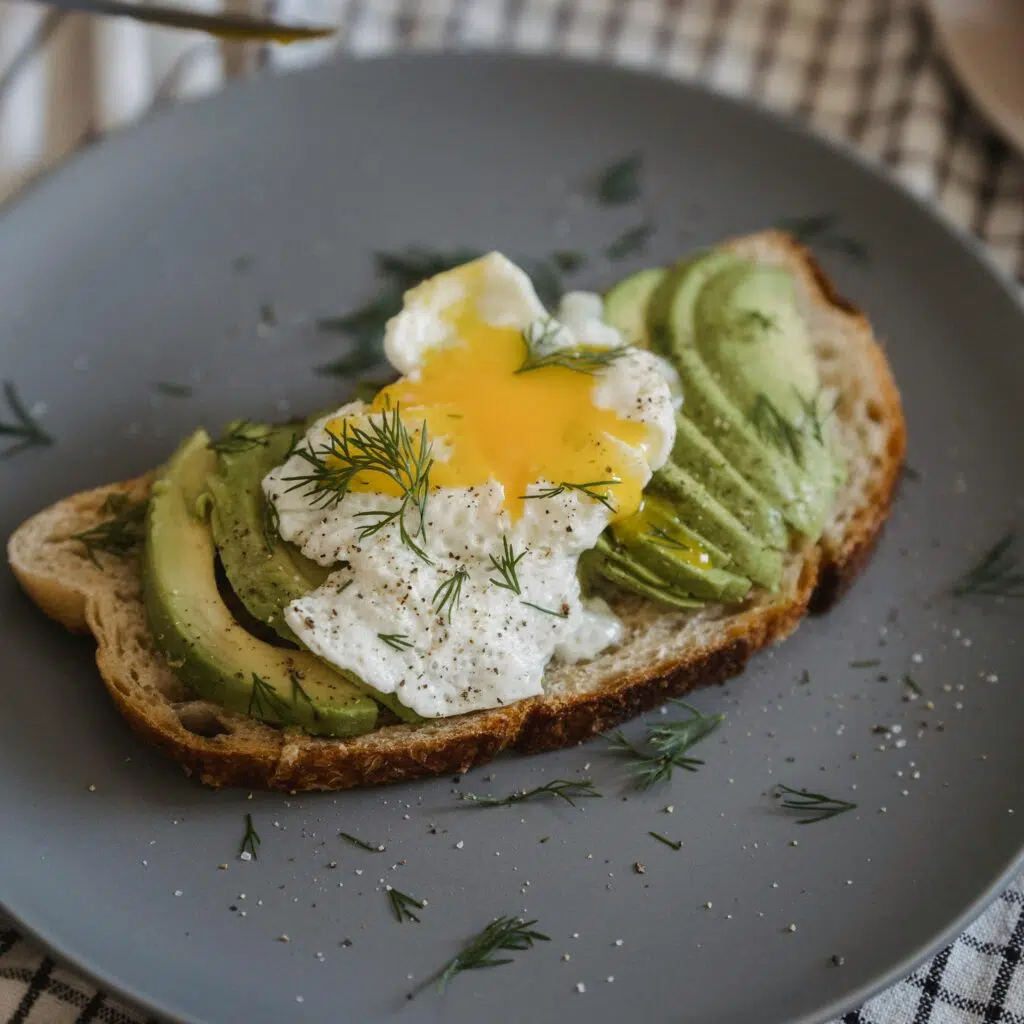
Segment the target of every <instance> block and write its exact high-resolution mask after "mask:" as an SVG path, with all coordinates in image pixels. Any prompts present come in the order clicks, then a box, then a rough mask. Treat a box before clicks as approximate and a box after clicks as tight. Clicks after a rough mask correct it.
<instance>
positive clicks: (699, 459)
mask: <svg viewBox="0 0 1024 1024" xmlns="http://www.w3.org/2000/svg"><path fill="white" fill-rule="evenodd" d="M672 461H673V462H674V463H675V464H676V465H677V466H679V468H680V469H685V470H686V471H687V472H688V473H690V474H691V475H692V476H694V477H695V478H696V479H697V480H699V481H700V482H701V483H702V484H703V485H704V486H705V487H706V488H707V489H708V491H709V492H710V494H711V495H712V496H713V497H714V498H716V499H717V500H718V501H720V502H721V503H722V504H723V505H724V506H725V507H726V508H727V509H728V510H729V511H730V512H731V513H732V514H733V515H734V516H736V518H737V519H738V520H739V521H740V522H741V523H743V525H744V526H745V527H747V529H748V530H750V532H751V533H753V534H754V535H755V536H757V537H759V538H760V539H761V540H763V541H764V542H765V544H767V545H768V546H769V547H773V548H779V549H780V550H781V549H784V548H785V547H786V546H787V545H788V543H789V534H788V532H787V530H786V521H785V520H784V519H783V518H782V513H781V512H780V511H779V510H778V509H777V508H776V507H775V506H774V505H772V503H771V502H770V501H768V499H767V498H765V497H764V495H762V494H760V493H758V492H757V491H756V490H754V488H753V487H751V486H750V484H749V483H747V481H746V480H745V479H744V477H743V476H741V475H740V473H739V472H738V471H737V470H736V469H735V467H734V466H733V465H732V463H731V462H729V460H728V459H726V457H725V456H724V455H723V454H722V453H721V452H720V451H719V450H718V448H717V447H715V445H714V444H712V442H711V441H709V440H708V438H707V437H705V436H704V434H703V433H701V431H700V429H699V428H698V427H697V425H696V424H695V423H694V422H693V421H692V420H691V419H690V418H689V417H688V416H686V415H684V414H683V412H682V411H680V412H677V413H676V442H675V445H674V446H673V448H672Z"/></svg>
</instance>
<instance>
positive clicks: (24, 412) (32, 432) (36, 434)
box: [0, 380, 53, 459]
mask: <svg viewBox="0 0 1024 1024" xmlns="http://www.w3.org/2000/svg"><path fill="white" fill-rule="evenodd" d="M4 400H5V401H6V402H7V408H8V409H10V411H11V414H12V415H13V416H14V422H13V423H0V438H10V439H11V440H13V441H14V443H13V444H12V445H10V447H8V448H5V449H4V450H3V451H2V452H0V459H9V458H11V457H12V456H14V455H20V454H21V453H22V452H23V451H27V450H28V449H29V448H39V447H45V446H46V445H51V444H53V438H52V437H50V435H49V434H48V433H47V432H46V431H45V430H43V428H42V427H41V426H40V425H39V424H38V423H37V422H36V420H35V419H33V417H32V414H31V413H30V412H29V411H28V409H27V408H25V403H24V402H22V400H21V396H20V395H19V394H18V389H17V388H16V387H15V386H14V382H13V381H9V380H5V381H4Z"/></svg>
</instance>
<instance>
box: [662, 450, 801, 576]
mask: <svg viewBox="0 0 1024 1024" xmlns="http://www.w3.org/2000/svg"><path fill="white" fill-rule="evenodd" d="M648 486H649V487H650V488H651V490H652V491H654V492H655V493H656V494H660V495H662V496H663V497H665V498H668V499H669V500H670V501H671V503H672V505H673V506H674V508H675V511H676V515H677V516H678V517H679V519H680V521H682V522H684V523H685V524H686V525H687V526H688V527H689V528H690V529H691V530H692V531H693V532H694V533H696V534H698V535H699V536H701V537H706V538H707V539H708V540H709V541H710V542H711V543H712V544H716V545H717V546H718V547H720V548H723V549H724V550H725V551H727V552H728V553H729V556H730V558H731V559H732V562H731V564H730V566H729V568H730V569H734V570H735V571H737V572H739V573H742V574H743V575H744V576H749V577H750V579H752V580H753V581H754V582H755V583H760V584H761V585H762V586H765V587H769V588H771V587H774V586H776V585H777V584H778V582H779V580H780V579H781V578H782V552H781V551H779V550H777V549H776V548H772V547H769V546H768V545H767V544H765V542H764V541H762V540H760V539H759V538H758V537H757V536H756V535H755V534H753V533H751V531H750V530H748V529H747V528H746V526H744V525H743V523H741V522H740V521H739V520H738V519H737V518H736V517H735V516H734V515H733V514H732V513H731V512H730V511H729V510H728V509H727V508H726V507H725V506H724V505H723V504H722V503H721V502H719V501H717V500H716V499H715V498H713V497H712V496H711V494H710V492H709V491H708V490H707V488H705V487H704V486H703V484H701V483H700V482H699V481H698V480H697V479H696V478H695V477H693V476H691V475H690V474H689V473H687V472H686V470H685V469H681V468H680V467H679V466H677V465H675V463H672V462H667V463H666V464H665V465H664V466H662V467H661V469H659V470H658V471H657V472H656V473H655V474H654V476H653V477H652V478H651V482H650V484H648Z"/></svg>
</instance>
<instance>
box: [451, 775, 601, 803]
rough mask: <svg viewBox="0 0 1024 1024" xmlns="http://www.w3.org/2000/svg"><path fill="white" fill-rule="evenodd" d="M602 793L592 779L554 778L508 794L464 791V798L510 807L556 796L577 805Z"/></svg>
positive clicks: (474, 801) (472, 801)
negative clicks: (578, 801) (491, 794)
mask: <svg viewBox="0 0 1024 1024" xmlns="http://www.w3.org/2000/svg"><path fill="white" fill-rule="evenodd" d="M600 795H601V794H600V793H599V792H598V791H597V790H596V789H595V788H594V784H593V783H592V782H591V781H590V779H552V780H551V781H550V782H546V783H545V784H544V785H543V786H537V787H536V788H534V789H517V790H516V791H515V792H514V793H509V795H508V796H504V797H499V796H477V794H476V793H463V794H462V799H463V800H468V801H470V802H471V803H475V804H477V806H479V807H508V806H509V805H510V804H517V803H520V802H521V801H523V800H533V799H534V798H535V797H539V796H541V797H542V796H554V797H557V798H558V799H559V800H564V801H565V802H566V803H567V804H570V805H571V806H573V807H575V806H576V801H575V800H574V799H573V797H576V798H577V799H578V798H579V797H583V796H595V797H599V796H600Z"/></svg>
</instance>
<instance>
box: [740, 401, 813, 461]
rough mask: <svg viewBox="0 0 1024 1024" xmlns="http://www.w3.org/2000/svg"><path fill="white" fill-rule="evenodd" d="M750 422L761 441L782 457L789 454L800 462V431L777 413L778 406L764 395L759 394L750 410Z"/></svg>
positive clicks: (801, 453)
mask: <svg viewBox="0 0 1024 1024" xmlns="http://www.w3.org/2000/svg"><path fill="white" fill-rule="evenodd" d="M750 422H751V423H752V424H753V425H754V429H755V430H756V431H757V432H758V434H759V435H760V436H761V439H762V440H764V441H766V442H767V443H768V444H770V445H772V446H773V447H775V448H777V449H778V450H779V451H780V452H782V454H783V455H785V454H786V452H789V453H790V454H791V455H792V456H793V458H794V459H795V460H796V461H797V462H800V461H802V458H803V445H802V441H803V439H802V437H801V435H800V431H799V430H798V429H797V428H796V427H795V426H794V425H793V424H792V423H790V421H789V420H788V419H787V418H786V417H785V416H784V415H783V414H782V413H781V412H780V411H779V409H778V406H776V405H775V403H774V402H773V401H772V400H771V399H770V398H769V397H768V396H767V395H765V394H763V393H762V394H759V395H758V396H757V398H756V399H755V400H754V406H753V408H752V409H751V410H750Z"/></svg>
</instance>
